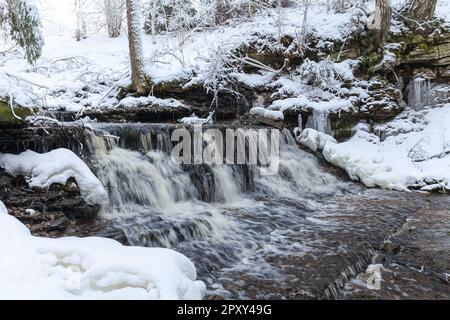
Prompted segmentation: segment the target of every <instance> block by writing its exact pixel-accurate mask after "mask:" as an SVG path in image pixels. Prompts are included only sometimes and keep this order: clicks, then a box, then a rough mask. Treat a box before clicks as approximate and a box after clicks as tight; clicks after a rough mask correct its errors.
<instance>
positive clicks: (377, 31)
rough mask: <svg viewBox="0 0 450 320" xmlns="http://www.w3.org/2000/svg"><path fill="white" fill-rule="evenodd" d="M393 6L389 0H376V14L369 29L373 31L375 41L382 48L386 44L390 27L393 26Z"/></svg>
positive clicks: (370, 22)
mask: <svg viewBox="0 0 450 320" xmlns="http://www.w3.org/2000/svg"><path fill="white" fill-rule="evenodd" d="M391 20H392V8H391V6H390V5H389V0H376V2H375V15H374V17H373V20H371V21H369V29H371V30H372V32H373V37H374V43H375V46H376V47H377V48H380V49H382V48H383V47H384V45H385V44H386V40H387V36H388V33H389V28H390V27H391Z"/></svg>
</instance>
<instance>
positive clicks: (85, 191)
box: [0, 149, 108, 204]
mask: <svg viewBox="0 0 450 320" xmlns="http://www.w3.org/2000/svg"><path fill="white" fill-rule="evenodd" d="M0 167H1V168H4V169H5V171H6V172H7V173H9V174H11V175H14V176H18V175H23V176H26V177H27V178H28V180H27V181H28V184H29V186H30V187H32V188H33V187H39V188H49V187H50V186H51V185H52V184H54V183H59V184H65V183H66V182H67V180H68V179H69V178H75V180H76V181H77V184H78V186H79V187H80V192H81V195H82V197H83V198H84V200H85V201H86V202H87V203H90V204H105V203H107V202H108V193H107V192H106V190H105V188H104V187H103V185H102V183H101V182H100V180H98V179H97V177H96V176H95V175H94V174H93V173H92V172H91V170H90V169H89V167H88V166H87V165H86V164H85V163H84V162H83V161H82V160H81V159H80V158H78V157H77V156H76V155H75V154H74V153H73V152H72V151H70V150H67V149H57V150H53V151H51V152H48V153H44V154H39V153H36V152H33V151H30V150H28V151H25V152H23V153H21V154H20V155H13V154H0Z"/></svg>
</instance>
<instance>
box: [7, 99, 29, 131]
mask: <svg viewBox="0 0 450 320" xmlns="http://www.w3.org/2000/svg"><path fill="white" fill-rule="evenodd" d="M14 113H15V114H16V115H17V116H18V117H19V118H21V119H22V120H21V119H17V118H16V117H14V115H13V113H12V111H11V107H10V106H9V105H8V103H6V102H4V101H0V127H23V126H25V124H26V122H25V118H26V117H28V116H31V115H32V113H33V111H32V110H31V109H29V108H23V107H14Z"/></svg>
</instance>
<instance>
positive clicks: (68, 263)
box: [0, 201, 205, 299]
mask: <svg viewBox="0 0 450 320" xmlns="http://www.w3.org/2000/svg"><path fill="white" fill-rule="evenodd" d="M0 254H1V256H2V260H1V263H0V299H201V298H202V297H203V295H204V292H205V285H204V283H203V282H201V281H196V276H197V275H196V273H197V272H196V269H195V266H194V265H193V263H192V262H191V261H190V260H189V259H188V258H186V257H185V256H184V255H182V254H180V253H177V252H175V251H172V250H169V249H159V248H139V247H125V246H122V245H121V244H119V243H118V242H116V241H114V240H109V239H103V238H84V239H81V238H62V239H45V238H37V237H33V236H32V235H31V234H30V232H29V230H28V229H27V228H26V227H25V226H24V225H23V224H21V223H20V222H19V221H18V220H17V219H15V218H14V217H12V216H10V215H8V213H7V210H6V208H5V206H4V205H3V203H2V202H1V201H0Z"/></svg>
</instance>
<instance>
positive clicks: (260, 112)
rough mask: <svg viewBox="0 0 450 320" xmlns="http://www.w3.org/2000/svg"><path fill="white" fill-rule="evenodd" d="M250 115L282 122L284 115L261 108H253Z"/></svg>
mask: <svg viewBox="0 0 450 320" xmlns="http://www.w3.org/2000/svg"><path fill="white" fill-rule="evenodd" d="M250 114H251V115H254V116H261V117H264V118H268V119H272V120H280V121H282V120H284V114H283V112H281V111H274V110H267V109H264V108H262V107H254V108H252V109H251V110H250Z"/></svg>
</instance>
